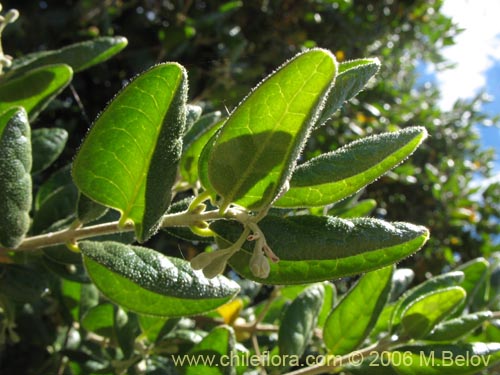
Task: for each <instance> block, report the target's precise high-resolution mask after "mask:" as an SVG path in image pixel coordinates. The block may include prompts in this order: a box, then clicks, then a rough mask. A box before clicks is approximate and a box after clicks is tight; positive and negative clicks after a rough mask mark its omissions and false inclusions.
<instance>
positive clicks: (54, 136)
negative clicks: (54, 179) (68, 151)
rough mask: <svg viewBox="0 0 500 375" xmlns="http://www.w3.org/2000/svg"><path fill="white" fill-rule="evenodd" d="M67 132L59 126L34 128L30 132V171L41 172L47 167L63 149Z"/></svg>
mask: <svg viewBox="0 0 500 375" xmlns="http://www.w3.org/2000/svg"><path fill="white" fill-rule="evenodd" d="M67 140H68V132H67V131H66V130H64V129H60V128H43V129H35V130H33V131H32V132H31V148H32V151H33V152H32V153H33V167H32V170H31V173H37V172H41V171H43V170H44V169H46V168H47V167H49V166H50V165H51V164H52V163H53V162H55V161H56V159H57V158H58V157H59V155H61V152H62V151H63V150H64V146H65V145H66V141H67Z"/></svg>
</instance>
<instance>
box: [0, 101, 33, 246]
mask: <svg viewBox="0 0 500 375" xmlns="http://www.w3.org/2000/svg"><path fill="white" fill-rule="evenodd" d="M30 171H31V142H30V126H29V123H28V116H27V114H26V111H25V110H24V109H22V108H12V109H10V110H8V111H6V112H4V113H2V114H0V196H1V199H0V212H1V214H0V244H1V245H2V246H5V247H11V248H14V247H16V246H18V245H19V244H20V243H21V241H22V239H23V237H24V236H25V234H26V233H27V232H28V229H29V226H30V216H29V212H30V210H31V199H32V192H31V186H32V181H31V175H30Z"/></svg>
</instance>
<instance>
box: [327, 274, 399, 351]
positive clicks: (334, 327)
mask: <svg viewBox="0 0 500 375" xmlns="http://www.w3.org/2000/svg"><path fill="white" fill-rule="evenodd" d="M393 271H394V266H389V267H385V268H382V269H379V270H376V271H373V272H369V273H367V274H365V275H363V276H362V277H361V279H360V280H359V281H358V282H357V283H356V284H355V285H354V286H353V287H352V288H351V290H350V291H349V292H348V293H347V294H346V295H344V297H343V298H342V299H341V300H340V302H339V303H338V304H337V306H335V308H334V309H333V310H332V312H331V314H330V315H329V316H328V319H327V320H326V323H325V326H324V328H323V340H324V342H325V345H326V347H327V348H328V350H329V351H330V352H331V353H332V354H335V355H344V354H347V353H349V352H351V351H353V350H355V349H357V348H358V347H359V345H361V343H362V342H363V341H364V340H365V339H366V337H368V335H369V334H370V331H371V330H372V329H373V327H374V326H375V323H376V322H377V319H378V317H379V315H380V313H381V312H382V310H383V308H384V306H385V304H386V302H387V299H388V298H389V293H390V291H391V280H392V274H393ZM361 306H362V308H360V307H361Z"/></svg>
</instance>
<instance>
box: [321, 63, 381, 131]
mask: <svg viewBox="0 0 500 375" xmlns="http://www.w3.org/2000/svg"><path fill="white" fill-rule="evenodd" d="M379 68H380V61H379V59H377V58H374V59H358V60H351V61H345V62H341V63H340V64H339V68H338V69H339V74H338V75H337V79H336V81H335V86H334V87H333V89H332V91H331V92H330V93H329V94H328V99H327V101H326V104H325V108H324V109H323V111H322V112H321V116H320V118H319V120H318V121H317V123H316V124H317V126H320V125H323V124H324V123H325V122H326V121H328V119H330V118H331V117H332V116H333V114H334V113H335V112H336V111H337V110H338V109H339V108H340V107H342V105H343V104H344V102H346V101H348V100H349V99H352V98H354V97H355V96H356V95H357V94H358V92H360V91H361V90H362V89H363V87H365V86H366V84H367V83H368V81H369V80H370V78H371V77H373V76H374V75H375V74H376V73H377V72H378V70H379Z"/></svg>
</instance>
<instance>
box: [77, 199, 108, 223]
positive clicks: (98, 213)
mask: <svg viewBox="0 0 500 375" xmlns="http://www.w3.org/2000/svg"><path fill="white" fill-rule="evenodd" d="M107 212H108V208H107V207H106V206H103V205H102V204H99V203H97V202H95V201H93V200H92V199H90V198H89V197H87V196H86V195H85V194H82V193H80V195H78V203H77V207H76V215H77V217H78V220H79V221H80V222H81V223H82V224H87V223H91V222H93V221H95V220H98V219H100V218H101V217H103V216H104V215H106V213H107Z"/></svg>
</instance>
